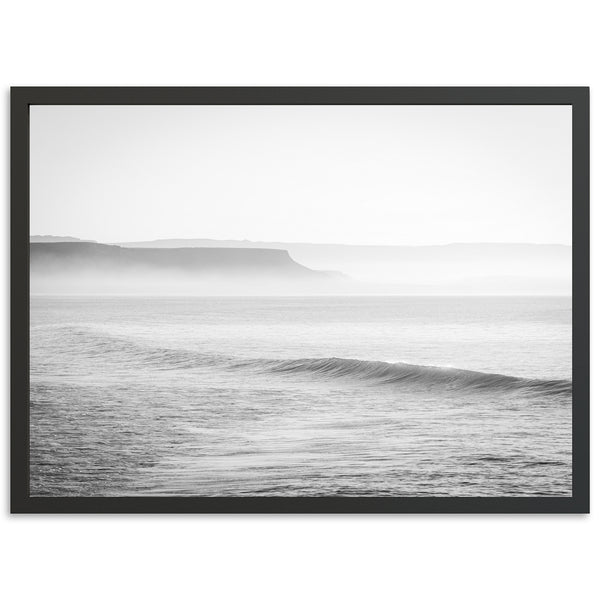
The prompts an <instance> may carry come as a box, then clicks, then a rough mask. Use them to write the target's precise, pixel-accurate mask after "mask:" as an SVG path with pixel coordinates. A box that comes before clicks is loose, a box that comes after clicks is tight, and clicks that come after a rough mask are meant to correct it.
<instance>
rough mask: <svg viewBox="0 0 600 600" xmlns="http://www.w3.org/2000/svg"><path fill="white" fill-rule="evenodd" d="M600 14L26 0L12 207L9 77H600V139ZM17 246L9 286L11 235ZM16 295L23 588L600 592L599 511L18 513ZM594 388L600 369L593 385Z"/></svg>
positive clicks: (498, 7)
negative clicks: (13, 94) (14, 110)
mask: <svg viewBox="0 0 600 600" xmlns="http://www.w3.org/2000/svg"><path fill="white" fill-rule="evenodd" d="M596 5H597V3H596ZM597 27H598V14H595V11H594V3H593V2H581V1H577V0H574V1H573V0H572V1H571V2H553V1H548V0H545V1H539V2H535V1H530V0H518V1H513V0H503V1H501V2H481V1H474V2H467V1H463V0H455V1H454V2H447V1H440V2H431V1H423V0H422V1H420V2H416V1H414V0H411V1H410V2H399V1H394V2H380V1H377V0H371V1H370V2H364V3H359V2H352V1H349V0H345V1H343V2H332V1H326V0H318V1H316V2H313V1H310V0H303V1H302V2H282V1H281V0H280V1H273V2H264V1H260V0H254V1H252V2H248V1H246V2H243V1H242V2H237V1H236V2H231V1H223V0H221V1H220V2H201V1H196V2H180V1H171V2H169V3H166V2H165V3H158V2H152V1H150V0H145V1H140V2H131V1H124V0H119V1H113V0H103V1H101V2H96V1H93V2H90V1H88V2H80V1H79V2H77V1H72V2H65V1H61V0H55V1H53V2H42V1H35V0H30V1H28V2H17V1H14V0H13V2H10V4H8V3H5V4H4V6H3V10H2V32H1V34H0V44H1V45H2V51H1V52H0V57H1V58H0V70H1V84H2V92H1V98H2V101H3V109H4V118H3V119H2V136H3V139H4V140H5V141H4V143H3V145H2V148H3V151H4V152H5V157H4V160H3V161H2V173H3V176H4V178H5V184H4V186H3V189H4V190H5V196H6V204H5V210H4V211H3V217H4V218H5V219H6V222H7V223H8V164H9V162H8V93H9V92H8V87H9V86H10V85H589V86H591V88H592V138H593V139H594V138H595V137H596V136H594V133H596V130H597V126H596V123H597V120H596V119H595V118H594V117H595V115H597V114H598V110H597V108H598V98H600V92H598V90H599V89H600V70H599V69H598V51H599V43H598V33H597ZM593 150H594V148H593V145H592V157H593V156H594V152H593ZM593 164H594V163H593V162H592V165H593ZM594 173H595V170H594V169H592V181H593V180H594ZM592 213H593V220H597V219H596V217H597V211H594V210H593V211H592ZM7 223H6V224H5V226H4V231H5V233H6V237H7V238H8V224H7ZM2 253H3V255H2V261H1V264H2V267H3V268H4V269H5V282H6V287H8V283H7V277H8V275H7V272H8V243H7V242H6V243H4V244H2ZM597 253H598V244H593V252H592V254H593V256H592V264H596V263H597V261H595V260H594V259H595V258H597V256H596V255H597ZM595 287H596V281H595V280H593V281H592V290H593V291H594V288H595ZM3 301H4V304H3V308H4V313H3V314H4V317H5V318H4V319H3V320H2V328H3V333H4V334H5V335H4V339H5V340H6V341H5V344H4V350H5V353H6V360H4V361H3V362H2V374H3V379H4V380H5V381H6V383H5V385H4V390H5V408H4V410H3V412H2V414H3V416H4V418H5V424H4V427H3V428H2V431H3V434H4V437H5V440H4V441H3V443H2V444H1V446H0V449H1V451H2V456H1V457H0V458H1V460H0V464H1V466H2V469H4V476H3V477H2V482H3V483H4V487H3V493H2V502H3V512H2V515H1V516H0V528H1V531H0V544H1V551H2V557H0V572H1V575H0V582H1V583H0V585H1V589H2V592H3V594H4V597H6V598H19V599H20V598H61V599H67V598H163V597H164V598H169V597H174V598H177V597H186V598H187V597H204V598H211V599H212V598H238V597H256V598H343V597H361V598H362V597H364V598H381V597H400V596H404V597H406V598H411V599H418V598H426V599H428V598H436V599H437V598H461V599H464V598H488V599H489V598H503V599H504V598H517V599H520V598H527V599H530V598H544V599H546V600H547V599H552V598H560V599H561V600H562V599H565V598H569V597H573V598H592V597H597V594H598V590H599V587H600V584H599V583H598V580H599V576H598V555H596V556H595V557H594V556H593V552H594V550H596V551H597V550H598V547H599V540H600V516H599V515H598V514H592V515H591V516H510V515H505V516H477V515H471V516H444V515H437V516H427V515H422V516H410V515H404V516H392V517H390V516H360V517H356V516H315V517H309V516H294V517H281V516H255V517H248V516H233V517H232V516H220V517H217V516H185V515H181V516H137V517H136V516H31V517H28V516H9V515H8V381H7V379H8V377H7V373H8V301H7V294H5V297H4V299H3ZM593 321H594V324H595V325H596V327H595V329H596V331H595V336H594V338H595V339H594V340H593V345H592V363H593V357H594V356H595V353H594V349H595V348H594V344H595V343H596V342H597V339H598V333H599V328H598V326H597V324H596V322H595V319H593ZM594 391H595V380H594V379H593V380H592V392H593V393H592V403H593V400H594V397H593V396H594ZM597 432H598V411H597V410H596V409H595V408H594V407H592V434H594V433H597ZM592 450H593V453H592V466H595V465H597V464H598V444H593V445H592ZM594 483H595V481H594V480H592V484H594ZM594 492H596V493H597V489H596V488H595V486H594V485H592V499H593V500H594ZM597 510H598V503H597V502H594V501H593V502H592V512H594V511H596V512H597ZM594 571H595V572H594Z"/></svg>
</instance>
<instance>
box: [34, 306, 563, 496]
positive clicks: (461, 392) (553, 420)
mask: <svg viewBox="0 0 600 600" xmlns="http://www.w3.org/2000/svg"><path fill="white" fill-rule="evenodd" d="M570 344H571V305H570V298H561V297H468V298H467V297H365V298H361V297H313V298H307V297H287V298H282V297H278V298H277V297H272V298H248V297H244V298H240V297H229V298H210V297H180V298H166V297H102V298H98V297H87V298H84V297H35V296H34V297H32V301H31V491H32V494H33V495H84V496H86V495H88V496H93V495H201V496H202V495H206V496H211V495H286V496H298V495H304V496H318V495H349V496H353V495H394V496H398V495H400V496H403V495H404V496H422V495H425V496H426V495H438V496H445V495H451V496H479V495H483V496H486V495H490V496H499V495H500V496H501V495H508V496H537V495H551V496H568V495H570V494H571V354H570V353H571V348H570Z"/></svg>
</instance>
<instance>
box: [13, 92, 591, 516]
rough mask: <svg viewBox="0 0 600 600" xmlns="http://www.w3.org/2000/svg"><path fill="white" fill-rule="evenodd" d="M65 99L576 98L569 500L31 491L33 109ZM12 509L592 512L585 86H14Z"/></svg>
mask: <svg viewBox="0 0 600 600" xmlns="http://www.w3.org/2000/svg"><path fill="white" fill-rule="evenodd" d="M36 104H46V105H51V104H60V105H70V104H71V105H86V104H87V105H89V104H95V105H103V104H113V105H128V104H129V105H189V104H199V105H200V104H213V105H214V104H227V105H244V104H245V105H260V104H264V105H276V104H282V105H286V104H287V105H293V104H297V105H310V104H320V105H344V104H346V105H378V104H379V105H382V104H399V105H401V104H405V105H570V106H571V107H572V133H573V138H572V159H573V163H572V176H573V181H572V191H573V194H572V200H573V206H572V208H573V212H572V215H573V230H572V234H573V268H572V282H573V288H572V306H573V338H572V339H573V405H572V407H573V411H572V416H573V421H572V444H573V454H572V458H573V478H572V496H571V497H397V498H390V497H379V498H378V497H293V498H292V497H31V496H30V495H29V107H30V106H31V105H36ZM10 124H11V444H10V451H11V459H10V460H11V464H10V466H11V477H10V484H11V492H10V510H11V512H12V513H587V512H589V88H587V87H180V88H178V87H14V88H12V89H11V121H10Z"/></svg>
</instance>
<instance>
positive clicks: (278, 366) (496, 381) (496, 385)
mask: <svg viewBox="0 0 600 600" xmlns="http://www.w3.org/2000/svg"><path fill="white" fill-rule="evenodd" d="M252 362H255V363H256V365H257V366H260V365H262V366H263V368H264V369H266V370H268V371H270V372H272V373H289V374H295V373H314V374H316V375H324V376H329V377H349V378H353V379H357V380H361V381H368V382H373V383H375V384H401V383H418V384H421V385H423V386H431V387H434V386H439V385H443V386H445V387H449V388H452V389H462V390H468V389H472V390H481V391H497V392H502V391H504V392H508V391H513V390H522V391H531V392H538V393H542V394H550V395H567V394H568V395H570V394H571V393H572V387H573V386H572V382H571V381H570V380H568V379H528V378H524V377H514V376H511V375H501V374H497V373H483V372H480V371H468V370H465V369H455V368H451V367H432V366H425V365H413V364H409V363H401V362H399V363H388V362H382V361H370V360H359V359H349V358H336V357H332V358H305V359H295V360H262V361H249V363H252Z"/></svg>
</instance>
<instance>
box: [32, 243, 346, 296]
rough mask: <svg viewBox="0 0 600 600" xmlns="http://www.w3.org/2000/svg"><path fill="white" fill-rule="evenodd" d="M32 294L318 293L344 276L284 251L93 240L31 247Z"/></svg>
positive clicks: (40, 244)
mask: <svg viewBox="0 0 600 600" xmlns="http://www.w3.org/2000/svg"><path fill="white" fill-rule="evenodd" d="M30 265H31V285H32V291H33V292H46V293H54V292H56V293H60V292H70V293H77V292H83V293H96V292H102V293H111V292H122V291H123V292H130V293H144V292H153V293H158V292H176V293H186V292H188V293H251V292H252V291H253V290H254V293H257V292H258V291H260V290H261V289H264V290H266V291H267V292H268V293H274V292H276V291H277V290H278V288H279V287H280V288H281V289H282V290H283V289H285V288H286V287H291V288H292V289H294V288H302V289H307V290H308V289H311V290H312V289H314V290H316V291H318V289H319V288H321V287H324V286H325V287H326V286H327V285H328V284H331V283H333V282H335V281H337V280H338V279H340V278H341V277H342V276H341V275H340V274H336V273H327V272H321V271H315V270H313V269H308V268H307V267H305V266H303V265H301V264H299V263H297V262H296V261H294V260H292V258H291V257H290V255H289V254H288V253H287V251H285V250H275V249H263V248H123V247H120V246H117V245H108V244H98V243H89V242H52V243H32V244H30Z"/></svg>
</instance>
